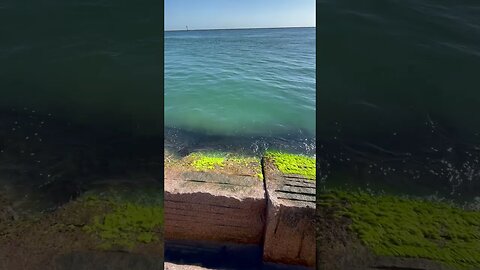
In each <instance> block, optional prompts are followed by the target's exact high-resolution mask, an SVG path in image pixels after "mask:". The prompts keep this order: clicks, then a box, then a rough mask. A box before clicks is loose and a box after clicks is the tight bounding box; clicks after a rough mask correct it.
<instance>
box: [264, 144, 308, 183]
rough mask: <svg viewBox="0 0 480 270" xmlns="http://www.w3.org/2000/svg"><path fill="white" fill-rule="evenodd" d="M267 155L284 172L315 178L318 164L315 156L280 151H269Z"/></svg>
mask: <svg viewBox="0 0 480 270" xmlns="http://www.w3.org/2000/svg"><path fill="white" fill-rule="evenodd" d="M265 157H266V158H269V159H272V160H273V162H274V163H275V165H276V166H277V168H278V169H279V170H280V171H281V172H282V173H284V174H287V175H288V174H294V175H300V176H303V177H305V178H307V179H311V180H315V174H316V166H315V158H313V157H308V156H304V155H296V154H290V153H284V152H280V151H268V152H266V154H265Z"/></svg>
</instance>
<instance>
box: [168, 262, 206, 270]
mask: <svg viewBox="0 0 480 270" xmlns="http://www.w3.org/2000/svg"><path fill="white" fill-rule="evenodd" d="M164 269H165V270H211V269H212V268H205V267H200V266H195V265H186V264H174V263H167V262H166V263H165V266H164Z"/></svg>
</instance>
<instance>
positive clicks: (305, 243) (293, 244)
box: [263, 157, 316, 267]
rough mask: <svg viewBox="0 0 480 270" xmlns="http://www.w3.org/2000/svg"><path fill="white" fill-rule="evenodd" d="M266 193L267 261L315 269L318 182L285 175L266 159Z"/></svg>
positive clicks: (264, 166) (264, 167)
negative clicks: (316, 184)
mask: <svg viewBox="0 0 480 270" xmlns="http://www.w3.org/2000/svg"><path fill="white" fill-rule="evenodd" d="M263 169H264V178H265V183H266V190H267V201H268V206H267V207H268V210H267V213H268V214H267V222H266V230H265V242H264V252H263V257H264V259H265V260H266V261H272V262H281V263H286V264H299V265H305V266H309V267H314V266H315V258H316V256H315V245H316V243H315V194H316V189H315V181H313V180H311V179H307V178H305V177H302V176H300V175H288V174H283V173H282V172H280V171H279V169H278V168H277V167H276V166H275V164H274V161H273V160H272V159H271V158H268V157H267V158H264V159H263Z"/></svg>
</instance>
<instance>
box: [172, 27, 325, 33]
mask: <svg viewBox="0 0 480 270" xmlns="http://www.w3.org/2000/svg"><path fill="white" fill-rule="evenodd" d="M285 28H316V26H279V27H248V28H206V29H188V30H186V29H183V30H182V29H178V30H163V31H164V32H182V31H183V32H188V31H212V30H251V29H285Z"/></svg>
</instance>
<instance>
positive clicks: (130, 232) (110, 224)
mask: <svg viewBox="0 0 480 270" xmlns="http://www.w3.org/2000/svg"><path fill="white" fill-rule="evenodd" d="M117 196H118V195H117ZM85 202H86V203H87V204H89V205H95V204H102V203H106V204H108V206H109V208H110V209H111V211H109V212H107V213H104V214H98V215H96V216H94V217H93V219H92V222H91V223H90V224H87V225H85V226H84V230H85V231H86V232H88V233H90V234H93V235H96V236H97V237H99V238H100V239H101V244H100V246H99V247H100V248H102V249H111V248H114V247H120V248H127V249H132V248H134V247H135V246H136V245H138V244H140V243H144V244H148V243H151V242H155V241H158V240H160V239H158V230H159V229H160V228H161V227H162V225H163V207H162V205H159V204H156V203H155V204H151V203H150V204H148V203H143V202H138V201H131V200H125V199H120V197H115V196H111V197H108V199H106V200H105V198H99V197H96V196H94V195H90V196H88V197H87V198H86V199H85Z"/></svg>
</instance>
